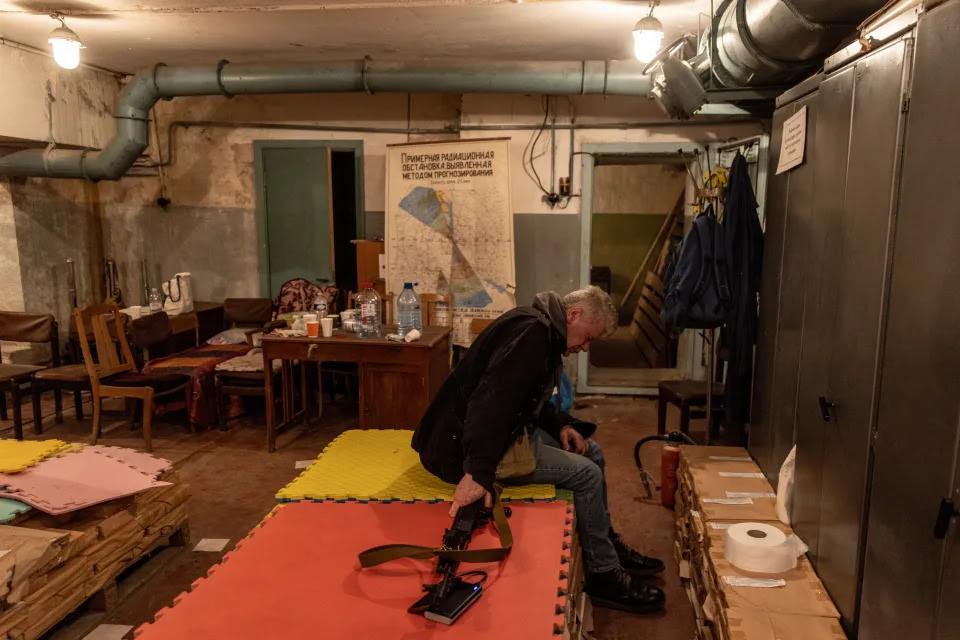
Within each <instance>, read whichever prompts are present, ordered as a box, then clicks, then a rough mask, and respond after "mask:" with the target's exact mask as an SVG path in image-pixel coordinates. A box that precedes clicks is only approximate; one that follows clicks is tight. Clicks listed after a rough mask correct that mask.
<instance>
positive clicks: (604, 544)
mask: <svg viewBox="0 0 960 640" xmlns="http://www.w3.org/2000/svg"><path fill="white" fill-rule="evenodd" d="M531 436H532V438H531V440H532V441H533V443H534V447H535V448H536V453H537V469H536V471H534V472H533V473H531V474H529V475H526V476H519V477H516V478H508V479H505V480H503V483H504V484H553V485H556V486H557V487H559V488H561V489H569V490H570V491H572V492H573V506H574V510H575V511H574V515H575V517H576V521H577V533H578V534H579V536H580V547H581V549H582V550H583V563H584V565H585V568H586V570H587V571H588V572H598V571H610V570H612V569H614V568H616V567H618V566H619V565H620V561H619V560H618V559H617V552H616V551H615V550H614V548H613V542H611V540H610V512H609V511H608V510H607V481H606V479H605V478H604V475H603V467H604V460H603V452H602V451H601V450H600V445H598V444H597V443H596V442H594V441H593V440H587V443H588V444H589V445H590V450H589V451H587V453H586V455H582V456H581V455H579V454H576V453H572V452H570V451H564V450H563V447H562V445H561V444H560V443H559V442H557V441H556V440H555V439H554V438H553V437H552V436H551V435H550V434H548V433H547V432H546V431H544V430H542V429H534V430H533V432H532V434H531Z"/></svg>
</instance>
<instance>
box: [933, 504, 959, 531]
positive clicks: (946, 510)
mask: <svg viewBox="0 0 960 640" xmlns="http://www.w3.org/2000/svg"><path fill="white" fill-rule="evenodd" d="M957 516H960V511H957V508H956V507H955V506H953V500H951V499H950V498H944V499H943V500H941V501H940V510H939V511H937V522H936V524H934V525H933V536H934V537H935V538H936V539H937V540H943V539H944V538H946V537H947V530H949V529H950V521H951V520H953V519H954V518H956V517H957Z"/></svg>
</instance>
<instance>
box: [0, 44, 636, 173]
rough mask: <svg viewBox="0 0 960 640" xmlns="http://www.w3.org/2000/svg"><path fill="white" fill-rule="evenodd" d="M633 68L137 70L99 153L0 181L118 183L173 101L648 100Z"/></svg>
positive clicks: (30, 153) (29, 157)
mask: <svg viewBox="0 0 960 640" xmlns="http://www.w3.org/2000/svg"><path fill="white" fill-rule="evenodd" d="M650 86H651V83H650V77H649V76H646V75H644V74H643V73H642V65H639V64H637V63H635V62H603V61H581V62H493V61H483V62H465V61H461V62H419V63H410V62H375V61H372V60H369V59H367V60H363V61H357V62H328V63H322V64H315V65H288V66H267V65H238V64H229V63H227V62H226V61H224V62H221V63H220V64H219V65H217V66H211V67H167V66H164V65H162V64H159V65H157V66H156V67H154V68H153V69H149V70H145V71H141V72H140V73H138V74H136V75H135V76H134V77H133V79H132V80H131V82H130V83H129V84H128V85H127V86H126V88H124V90H123V91H122V92H121V93H120V95H119V96H118V98H117V106H116V115H115V117H116V119H117V134H116V135H115V136H114V137H113V139H112V140H110V142H109V143H108V144H107V145H106V147H104V149H103V150H102V151H75V150H61V149H52V150H42V149H28V150H24V151H18V152H16V153H12V154H9V155H7V156H4V157H2V158H0V175H6V176H46V177H52V178H86V179H88V180H117V179H119V178H121V177H122V176H123V175H124V174H125V173H126V172H127V170H128V169H129V168H130V167H131V166H132V165H133V163H134V161H136V159H137V158H138V157H140V154H141V153H143V151H144V150H145V149H146V148H147V144H148V142H149V133H148V123H149V119H150V116H149V112H150V108H151V107H152V106H153V105H154V103H156V101H157V100H159V99H161V98H162V99H167V100H169V99H171V98H174V97H178V96H208V95H223V96H227V97H232V96H235V95H241V94H283V93H342V92H352V91H366V92H369V93H375V92H378V91H384V92H389V91H400V92H416V91H434V92H446V93H537V94H546V95H581V94H601V95H626V96H647V95H649V94H650Z"/></svg>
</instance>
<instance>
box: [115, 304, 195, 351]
mask: <svg viewBox="0 0 960 640" xmlns="http://www.w3.org/2000/svg"><path fill="white" fill-rule="evenodd" d="M191 315H193V314H191ZM193 318H194V321H195V322H196V315H193ZM171 335H173V324H172V323H171V322H170V316H168V315H167V313H166V311H158V312H156V313H148V314H146V315H143V316H140V317H139V318H137V319H135V320H132V321H131V322H130V341H131V342H132V343H133V348H134V349H136V350H137V352H138V353H139V355H141V356H144V358H143V361H144V362H147V361H149V360H150V359H151V358H157V357H160V356H165V355H168V354H167V352H166V344H167V340H169V339H170V336H171Z"/></svg>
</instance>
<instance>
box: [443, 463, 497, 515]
mask: <svg viewBox="0 0 960 640" xmlns="http://www.w3.org/2000/svg"><path fill="white" fill-rule="evenodd" d="M480 498H483V506H485V507H487V508H488V509H489V508H490V507H492V506H493V498H492V497H491V496H490V492H489V491H487V490H486V489H484V488H483V487H482V486H480V485H479V484H477V483H476V482H475V481H474V480H473V476H471V475H470V474H469V473H466V474H464V475H463V478H462V479H461V480H460V484H458V485H457V490H456V491H454V493H453V505H451V506H450V517H451V518H453V517H455V516H456V515H457V511H459V510H460V507H465V506H467V505H468V504H473V503H474V502H476V501H477V500H479V499H480Z"/></svg>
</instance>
